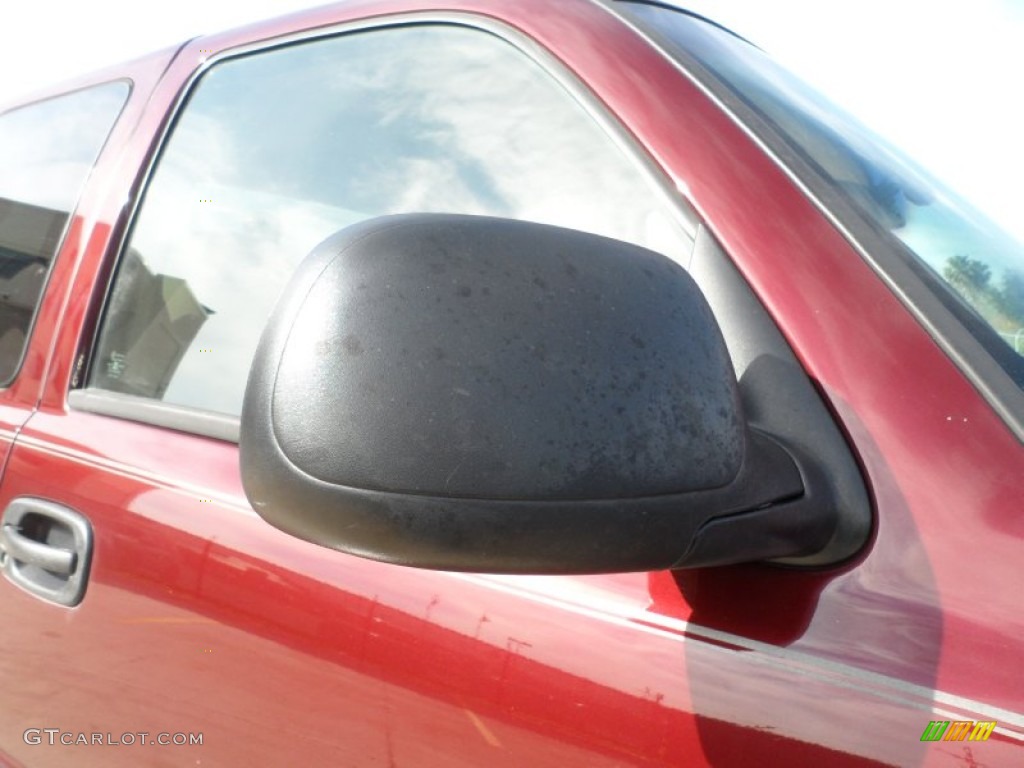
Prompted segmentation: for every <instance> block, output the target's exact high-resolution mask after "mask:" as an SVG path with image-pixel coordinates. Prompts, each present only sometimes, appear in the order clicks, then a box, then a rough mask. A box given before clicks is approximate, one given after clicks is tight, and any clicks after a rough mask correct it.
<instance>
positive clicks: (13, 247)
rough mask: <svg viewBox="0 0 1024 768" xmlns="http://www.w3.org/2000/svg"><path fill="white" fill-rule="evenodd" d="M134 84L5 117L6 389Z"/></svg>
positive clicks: (0, 238)
mask: <svg viewBox="0 0 1024 768" xmlns="http://www.w3.org/2000/svg"><path fill="white" fill-rule="evenodd" d="M128 90H129V88H128V84H127V83H124V82H117V83H106V84H104V85H99V86H95V87H93V88H87V89H85V90H81V91H76V92H74V93H69V94H66V95H63V96H58V97H56V98H52V99H47V100H46V101H40V102H37V103H35V104H30V105H28V106H25V107H19V108H17V109H13V110H11V111H10V112H6V113H4V114H3V115H0V384H2V385H6V384H7V383H9V382H10V380H11V379H12V378H14V375H15V374H16V373H17V371H18V367H19V365H20V363H21V358H22V355H23V353H24V351H25V342H26V340H27V339H28V334H29V329H30V328H31V326H32V321H33V318H34V317H35V314H36V310H37V309H38V307H39V303H40V298H41V296H42V292H43V286H44V285H45V283H46V277H47V275H48V274H49V273H50V266H51V264H52V263H53V259H54V256H55V255H56V253H57V249H58V248H59V247H60V244H61V242H62V240H63V239H64V233H65V231H66V229H67V223H68V218H69V217H70V214H71V211H72V210H74V207H75V203H76V202H77V200H78V196H79V193H80V191H81V188H82V185H83V184H84V183H85V180H86V179H87V178H88V176H89V171H90V170H92V167H93V164H94V163H95V162H96V158H97V157H98V156H99V153H100V150H101V149H102V148H103V144H104V142H105V141H106V139H107V136H108V135H109V134H110V129H111V128H112V127H113V125H114V121H115V120H116V119H117V116H118V115H119V114H120V112H121V108H122V107H123V106H124V103H125V99H126V98H127V96H128Z"/></svg>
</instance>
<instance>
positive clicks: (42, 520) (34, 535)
mask: <svg viewBox="0 0 1024 768" xmlns="http://www.w3.org/2000/svg"><path fill="white" fill-rule="evenodd" d="M91 558H92V527H91V526H90V525H89V521H88V520H86V519H85V517H84V516H82V515H81V514H79V513H78V512H75V511H74V510H73V509H68V508H67V507H64V506H61V505H60V504H55V503H54V502H52V501H44V500H43V499H33V498H29V497H20V498H17V499H14V500H13V501H12V502H11V503H10V504H9V505H8V507H7V509H5V510H4V514H3V523H2V526H0V564H2V568H3V572H4V576H6V577H7V579H8V580H9V581H11V582H12V583H13V584H16V585H17V586H19V587H21V588H22V589H24V590H25V591H26V592H29V593H31V594H33V595H35V596H36V597H41V598H43V599H44V600H50V601H52V602H55V603H58V604H60V605H67V606H73V605H78V604H79V603H80V602H82V598H83V597H84V596H85V585H86V581H87V580H88V576H89V564H90V560H91Z"/></svg>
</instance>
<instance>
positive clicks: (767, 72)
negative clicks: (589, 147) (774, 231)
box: [622, 3, 1024, 389]
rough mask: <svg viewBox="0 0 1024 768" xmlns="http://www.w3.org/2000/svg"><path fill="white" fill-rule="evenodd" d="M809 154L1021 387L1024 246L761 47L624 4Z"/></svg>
mask: <svg viewBox="0 0 1024 768" xmlns="http://www.w3.org/2000/svg"><path fill="white" fill-rule="evenodd" d="M622 8H623V9H625V10H627V11H628V13H630V14H631V15H633V16H635V17H636V18H637V19H640V20H641V21H643V22H646V23H648V24H650V25H652V26H653V27H655V28H656V29H657V30H658V31H659V32H661V33H663V34H665V35H667V36H668V38H669V40H670V41H671V42H672V43H674V44H675V45H678V46H679V48H680V49H681V50H683V51H685V52H686V53H687V54H689V55H690V56H693V57H695V58H696V59H697V60H698V61H699V62H700V64H701V65H703V66H704V67H706V68H707V69H708V70H709V71H710V72H711V73H712V74H713V75H714V76H715V77H716V78H717V79H718V80H719V81H720V82H721V83H722V84H723V85H724V86H725V87H727V88H728V89H729V90H730V91H731V92H732V93H733V94H734V95H735V96H736V97H738V98H739V99H740V100H742V101H743V102H744V103H745V104H746V105H747V106H748V107H750V108H751V109H752V110H753V111H754V112H755V113H756V114H757V115H758V117H760V118H761V119H762V120H763V121H764V122H765V123H766V124H767V125H768V126H770V127H771V129H773V130H774V131H776V132H777V133H778V135H779V136H780V137H781V138H782V139H783V140H784V141H785V142H787V143H788V144H789V145H790V146H791V147H792V148H793V149H795V150H796V151H797V152H798V153H799V154H800V155H801V156H802V157H803V158H804V159H806V160H808V161H809V162H810V163H811V164H812V166H813V167H815V169H816V170H817V171H819V172H820V173H821V175H822V176H823V178H825V179H827V180H828V181H829V182H830V184H831V186H832V189H833V190H834V191H835V192H837V193H839V194H841V195H843V196H844V197H845V198H846V199H847V200H849V201H850V202H852V203H853V204H854V205H855V206H856V207H857V208H858V209H859V211H860V212H861V213H862V214H863V215H864V217H865V218H866V219H867V220H868V221H869V222H870V223H871V224H872V225H873V226H874V227H875V228H877V230H879V231H881V232H884V233H887V234H888V236H889V237H891V238H893V239H895V240H898V241H899V242H900V243H902V245H903V246H905V247H906V249H907V250H906V253H908V255H910V256H911V259H912V263H913V265H914V267H915V268H916V271H917V272H918V273H920V274H922V275H923V276H925V277H926V279H927V285H929V287H930V288H931V289H932V290H933V291H934V292H935V293H936V295H937V296H938V297H939V298H940V300H942V301H943V303H945V304H946V305H947V306H950V307H951V308H952V309H954V311H955V312H956V315H957V317H958V319H960V320H961V322H962V323H963V324H964V327H966V329H967V330H968V331H969V332H970V333H971V334H972V335H974V337H975V338H976V339H977V340H978V341H979V342H980V343H981V344H982V345H983V346H984V347H985V348H986V349H987V350H988V351H989V352H990V353H991V354H992V356H993V358H994V359H995V360H996V362H998V363H999V365H1000V366H1002V368H1003V369H1004V370H1005V371H1006V372H1007V373H1008V374H1009V375H1010V377H1011V378H1012V379H1013V380H1014V381H1015V382H1016V384H1017V386H1018V387H1020V388H1022V389H1024V244H1022V243H1021V242H1020V241H1019V240H1017V239H1016V238H1014V237H1013V236H1012V235H1010V234H1008V233H1006V232H1005V231H1003V230H1002V229H1001V228H1000V227H999V226H998V225H996V224H995V223H994V222H992V221H991V220H989V219H988V218H987V217H986V216H985V215H984V214H983V213H981V212H980V211H978V210H976V209H975V208H974V207H973V206H972V205H971V204H970V203H968V202H967V201H965V200H964V199H963V198H962V197H960V196H959V195H958V194H956V193H955V192H954V191H952V190H950V189H949V188H948V187H946V186H944V185H943V184H941V183H940V182H939V181H937V180H936V179H934V178H932V177H931V176H930V175H929V174H928V173H927V172H926V171H924V170H922V169H920V168H919V167H917V166H916V165H915V164H914V163H913V162H912V161H911V160H909V159H908V158H907V157H906V156H905V155H904V154H903V153H901V152H900V151H899V150H897V149H895V148H893V147H891V146H889V145H888V144H887V143H886V142H885V141H884V140H883V139H881V138H879V137H878V136H876V135H875V134H874V133H872V132H871V131H870V130H869V129H867V128H865V127H864V126H863V125H862V124H860V123H859V122H858V121H857V120H855V119H854V118H852V117H850V116H849V115H847V114H846V113H844V112H843V111H842V110H841V109H838V108H836V107H835V106H834V105H833V104H831V103H830V102H829V101H828V100H827V99H825V98H824V97H822V96H821V95H820V94H818V93H817V92H815V91H814V90H812V89H811V88H810V87H808V86H807V85H805V84H804V83H802V82H801V81H800V80H799V79H797V78H796V77H794V76H793V75H791V74H790V73H789V72H787V71H786V70H785V69H783V68H782V67H781V66H779V65H778V64H776V63H775V62H773V61H772V60H771V59H770V58H768V57H767V56H766V55H765V54H764V53H762V52H761V51H760V50H758V49H757V48H754V47H753V46H751V45H750V44H748V43H746V42H745V41H743V40H741V39H739V38H737V37H735V36H734V35H732V34H730V33H728V32H726V31H724V30H722V29H719V28H717V27H715V26H713V25H711V24H709V23H707V22H705V21H703V20H700V19H698V18H694V17H692V16H689V15H688V14H685V13H682V12H678V11H674V10H669V9H667V8H662V7H656V6H648V5H642V4H635V3H627V4H624V5H623V6H622Z"/></svg>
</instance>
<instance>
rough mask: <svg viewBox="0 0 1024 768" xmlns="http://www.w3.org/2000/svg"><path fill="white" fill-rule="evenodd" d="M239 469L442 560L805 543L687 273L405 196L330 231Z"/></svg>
mask: <svg viewBox="0 0 1024 768" xmlns="http://www.w3.org/2000/svg"><path fill="white" fill-rule="evenodd" d="M241 465H242V478H243V482H244V486H245V490H246V494H247V495H248V497H249V500H250V501H251V502H252V505H253V507H254V508H255V510H256V511H257V512H258V513H259V514H260V515H261V516H262V517H263V518H264V519H266V520H267V521H268V522H270V523H271V524H273V525H275V526H277V527H278V528H281V529H282V530H284V531H287V532H289V533H291V534H293V535H295V536H298V537H299V538H302V539H306V540H309V541H313V542H317V543H319V544H323V545H324V546H328V547H332V548H334V549H338V550H341V551H344V552H349V553H352V554H356V555H360V556H364V557H370V558H374V559H378V560H385V561H389V562H394V563H400V564H405V565H413V566H420V567H426V568H441V569H448V570H476V571H491V572H519V573H525V572H531V573H572V572H576V573H579V572H605V571H628V570H652V569H660V568H671V567H685V566H696V565H709V564H717V563H730V562H740V561H750V560H761V559H767V558H773V557H783V556H793V555H802V554H808V553H812V552H815V551H818V550H820V549H821V548H822V547H823V546H824V545H825V543H826V542H827V540H828V538H829V536H830V534H831V531H832V528H833V527H834V526H833V524H832V522H831V521H830V520H829V519H828V517H827V516H821V518H820V519H809V518H808V516H807V515H806V514H805V511H804V510H802V509H801V508H800V507H799V505H793V504H790V503H789V502H791V501H792V500H794V499H797V498H799V497H800V496H801V494H802V493H803V486H802V481H801V475H800V472H799V471H798V469H797V467H796V465H795V464H794V462H793V460H792V459H791V458H790V456H789V455H788V454H787V453H786V451H785V450H784V449H783V448H781V447H780V446H779V445H777V444H776V443H775V442H773V441H772V440H771V439H770V438H768V437H766V436H764V435H761V434H759V433H757V432H755V431H753V430H751V429H749V428H747V427H746V425H745V423H744V419H743V416H742V413H741V409H740V405H739V399H738V396H737V392H736V379H735V374H734V373H733V370H732V366H731V364H730V361H729V357H728V354H727V352H726V349H725V346H724V343H723V341H722V337H721V333H720V332H719V330H718V327H717V325H716V323H715V320H714V317H713V316H712V314H711V311H710V310H709V308H708V306H707V303H706V302H705V300H704V297H703V296H702V295H701V293H700V290H699V289H698V288H697V286H696V285H695V283H694V282H693V280H692V279H691V278H690V276H689V275H688V274H687V273H686V272H685V270H683V269H682V268H680V267H679V266H677V265H676V264H674V263H673V262H671V261H670V260H669V259H667V258H665V257H664V256H661V255H659V254H656V253H653V252H651V251H648V250H645V249H642V248H638V247H636V246H632V245H628V244H625V243H622V242H618V241H615V240H609V239H606V238H602V237H598V236H595V235H589V234H584V233H581V232H576V231H571V230H566V229H560V228H556V227H550V226H544V225H539V224H530V223H524V222H516V221H507V220H502V219H492V218H484V217H471V216H454V215H433V214H430V215H428V214H423V215H411V216H393V217H384V218H380V219H375V220H372V221H369V222H365V223H363V224H360V225H357V226H355V227H350V228H348V229H346V230H344V231H342V232H339V233H337V234H336V235H334V236H332V237H331V238H329V239H328V240H326V241H324V242H323V243H322V244H321V245H319V246H318V247H317V248H316V249H315V250H314V251H313V252H312V253H311V254H310V255H309V256H308V257H307V258H306V260H305V261H304V262H303V264H302V265H301V266H300V268H299V269H298V271H297V272H296V274H295V276H294V277H293V279H292V281H291V283H290V284H289V285H288V287H287V289H286V290H285V292H284V295H283V296H282V298H281V300H280V302H279V303H278V306H277V308H276V309H275V311H274V313H273V316H272V317H271V319H270V321H269V323H268V325H267V328H266V330H265V331H264V334H263V337H262V340H261V342H260V345H259V348H258V351H257V354H256V358H255V361H254V363H253V366H252V370H251V372H250V376H249V382H248V388H247V390H246V395H245V402H244V407H243V411H242V423H241Z"/></svg>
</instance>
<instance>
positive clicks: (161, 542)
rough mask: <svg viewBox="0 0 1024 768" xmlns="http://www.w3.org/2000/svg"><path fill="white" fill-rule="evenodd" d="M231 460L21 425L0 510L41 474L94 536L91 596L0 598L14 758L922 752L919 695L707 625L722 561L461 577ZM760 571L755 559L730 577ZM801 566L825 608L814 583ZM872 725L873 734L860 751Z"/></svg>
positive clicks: (159, 433) (846, 759)
mask: <svg viewBox="0 0 1024 768" xmlns="http://www.w3.org/2000/svg"><path fill="white" fill-rule="evenodd" d="M97 435H102V436H103V438H102V440H98V439H97ZM101 444H102V446H103V447H102V448H101V447H100V445H101ZM236 462H237V448H236V447H235V446H234V445H231V444H229V443H225V442H220V441H216V440H211V439H207V438H202V437H196V436H193V435H187V434H183V433H178V432H173V431H169V430H164V429H160V428H157V427H152V426H148V425H143V424H136V423H131V422H127V421H121V420H118V419H114V418H110V417H106V416H99V415H94V414H89V413H76V412H73V411H72V412H70V413H67V414H55V413H49V412H40V413H39V414H37V415H36V416H35V417H33V419H32V420H31V422H30V423H29V425H28V426H27V428H26V430H25V433H24V435H23V437H22V438H21V439H20V440H19V442H18V447H17V449H16V451H15V454H14V456H13V458H12V462H11V465H10V468H9V472H8V477H7V480H6V482H5V483H4V488H3V492H2V497H0V504H4V505H6V504H7V503H8V502H9V501H10V499H11V498H13V497H16V496H19V495H23V494H25V493H28V492H29V490H30V489H31V492H32V494H33V495H35V496H38V497H41V498H48V499H52V500H53V501H54V502H57V503H60V504H62V505H66V506H68V507H70V508H73V509H78V510H88V517H89V519H90V523H91V524H92V526H93V528H94V530H95V531H96V547H95V553H94V559H93V564H92V569H91V573H90V578H89V583H88V587H87V591H86V594H85V599H84V600H83V602H82V603H81V605H79V606H78V607H77V608H74V609H68V608H63V607H60V606H56V605H53V604H49V603H46V602H43V601H41V600H39V599H37V598H34V597H31V596H29V595H27V594H25V593H23V592H21V591H19V590H13V589H5V590H2V591H0V601H2V603H0V612H2V614H3V615H6V616H17V617H18V621H17V622H16V623H13V625H12V626H10V627H9V631H8V634H7V638H6V639H7V644H6V645H7V648H6V653H5V654H4V655H3V656H2V657H0V675H2V679H4V680H5V681H6V691H5V700H6V706H7V707H9V708H10V710H11V711H15V712H18V713H19V714H18V717H17V718H5V720H4V722H3V724H2V725H0V728H2V732H0V742H2V743H3V744H4V745H6V748H7V749H8V751H9V754H10V756H11V757H13V758H15V759H17V760H20V761H22V762H24V763H26V764H31V765H59V764H61V765H62V764H67V762H68V761H69V760H73V762H74V763H75V764H76V765H86V766H87V765H105V766H107V765H109V766H114V765H138V764H140V763H144V762H152V763H155V764H161V763H164V762H173V763H175V764H181V763H184V762H190V763H191V762H193V761H195V760H201V761H202V764H203V765H239V764H291V763H292V762H294V760H295V759H296V755H297V754H301V761H302V762H303V763H307V764H342V765H375V764H395V765H404V764H408V765H417V766H430V765H436V766H458V765H465V766H478V765H481V764H487V765H496V766H503V765H508V766H519V765H523V764H538V765H578V766H600V765H651V766H653V765H667V764H690V763H691V762H692V760H693V759H694V758H695V756H697V755H700V754H705V755H707V756H708V757H709V758H712V757H713V758H714V759H715V762H716V763H720V762H722V761H724V764H729V763H731V762H733V761H734V760H736V761H738V760H739V759H740V757H741V756H742V755H750V754H755V753H756V754H765V755H768V756H769V757H768V758H766V761H767V763H766V764H778V765H783V764H787V765H792V764H809V762H808V761H813V762H821V761H827V762H828V764H836V765H843V764H850V765H861V764H870V762H871V760H872V759H886V760H889V761H892V760H894V759H895V758H898V762H900V763H903V764H907V763H908V762H913V759H914V757H915V754H916V752H917V750H918V749H919V747H918V745H916V744H915V741H916V734H914V736H915V738H914V739H909V740H908V739H907V738H906V736H907V734H911V733H912V732H913V731H914V730H915V728H917V729H918V730H920V729H919V728H918V723H919V722H920V720H921V718H922V711H925V709H924V708H926V707H927V706H928V700H927V699H928V696H927V693H928V692H927V689H921V690H917V689H915V691H913V692H910V693H908V692H906V691H903V690H901V689H899V688H898V686H895V684H894V683H892V682H887V681H885V680H869V681H867V682H865V681H864V680H862V679H858V677H857V673H856V670H855V669H853V668H851V667H844V666H841V665H831V666H828V665H823V664H821V663H820V661H819V660H815V659H814V658H813V657H811V656H809V655H807V654H800V653H795V652H794V653H788V652H786V651H784V650H783V649H781V648H780V647H779V646H775V645H772V644H770V643H764V642H758V641H754V640H749V639H745V638H743V637H742V636H740V635H738V634H732V633H728V632H723V631H715V630H712V629H710V628H708V627H705V626H701V624H700V623H699V622H698V621H695V619H698V618H699V616H695V615H692V614H693V612H694V610H695V609H693V608H691V607H690V606H689V605H688V604H687V601H686V599H685V598H684V594H689V595H690V596H691V600H690V603H691V604H693V605H697V606H702V605H704V604H705V603H706V600H704V601H702V599H701V598H700V597H699V594H700V593H710V594H712V595H714V596H715V597H716V598H717V599H720V600H725V599H727V598H728V589H727V588H726V587H724V586H723V585H722V582H721V581H716V580H715V579H714V577H706V578H705V579H704V581H703V582H700V583H695V582H693V581H692V580H691V581H687V580H686V579H685V578H683V577H673V576H672V575H671V574H668V573H655V574H624V575H615V576H594V577H496V576H473V575H465V574H449V573H438V572H429V571H417V570H412V569H406V568H401V567H398V566H392V565H387V564H382V563H376V562H372V561H367V560H362V559H359V558H355V557H351V556H348V555H344V554H341V553H337V552H334V551H331V550H327V549H324V548H320V547H317V546H314V545H312V544H308V543H306V542H302V541H299V540H297V539H294V538H292V537H290V536H288V535H286V534H284V533H282V532H280V531H277V530H276V529H274V528H272V527H270V526H268V525H267V524H265V523H264V522H263V521H262V520H260V519H259V518H258V517H257V516H256V515H255V514H254V513H253V512H252V511H251V509H250V508H249V507H248V505H247V503H246V502H245V500H244V497H243V495H242V493H241V488H240V485H239V480H238V476H237V469H235V467H236ZM232 470H233V471H232ZM172 475H173V476H178V477H186V476H187V477H188V478H189V482H188V483H187V484H186V483H179V482H176V481H175V480H174V479H173V478H172ZM730 570H733V569H730ZM734 573H736V572H735V571H734ZM766 575H767V576H768V578H772V577H771V576H770V571H769V570H767V569H760V570H759V569H757V568H754V569H748V570H747V571H746V572H745V573H743V574H742V583H744V584H748V585H749V584H750V583H751V581H752V580H755V579H757V578H759V577H760V578H761V579H762V580H763V579H764V578H765V576H766ZM801 579H802V580H803V581H804V582H806V583H804V584H803V585H801V583H800V581H801ZM791 581H792V583H791V584H789V585H788V586H787V589H788V593H789V594H790V595H793V594H804V595H805V605H808V606H813V602H814V598H815V597H816V595H817V593H816V588H815V584H816V585H817V587H818V588H820V586H821V581H820V579H818V580H817V581H815V580H814V579H812V580H811V581H810V582H807V577H805V576H804V577H797V578H796V579H791ZM777 585H779V584H778V582H777ZM782 586H786V585H782ZM811 610H813V607H811ZM712 618H713V617H712ZM688 620H689V621H688ZM799 623H800V622H799V621H797V624H798V625H799ZM795 681H799V685H794V683H795ZM922 691H923V693H922ZM780 701H785V703H786V704H785V707H784V708H781V709H780V707H779V706H778V705H779V702H780ZM822 701H828V702H829V706H828V708H827V711H823V710H822V709H821V707H820V706H819V702H822ZM794 712H800V713H803V714H802V716H801V717H800V718H794V717H793V713H794ZM815 712H819V713H820V714H819V715H815V714H814V713H815ZM694 714H697V717H694V716H693V715H694ZM872 718H875V721H876V722H882V723H884V725H883V726H881V727H880V729H879V739H878V741H877V743H873V744H872V743H868V744H866V743H865V741H864V739H863V734H862V730H861V726H862V724H863V723H864V722H867V721H869V720H871V719H872ZM30 728H36V729H46V728H51V729H53V728H56V729H59V731H60V733H59V734H57V737H56V738H57V739H58V740H59V739H60V738H61V734H65V736H64V738H66V739H68V740H70V739H72V736H67V735H66V734H73V735H74V738H78V736H77V735H78V734H79V733H85V734H87V735H88V737H89V738H92V734H94V733H98V734H102V739H101V740H103V741H109V740H113V741H122V742H125V741H129V740H134V741H135V742H140V741H143V740H145V741H152V740H155V739H156V738H158V737H159V735H160V734H171V735H176V734H202V736H201V738H202V744H201V745H198V744H193V745H187V744H186V745H174V744H170V745H153V744H140V743H133V744H121V745H115V744H106V743H103V744H92V745H88V746H86V745H82V744H78V745H67V746H66V745H62V744H59V743H57V744H54V745H52V746H51V745H49V744H48V743H46V741H45V739H46V738H47V734H46V733H44V734H43V736H42V738H43V739H44V742H43V743H42V744H26V743H25V741H24V732H25V730H26V729H30ZM141 733H146V734H147V736H145V737H143V736H140V735H139V734H141ZM107 734H109V736H108V735H107ZM124 734H130V735H129V736H123V735H124ZM175 738H177V737H176V736H175ZM894 745H895V746H894ZM991 746H993V747H994V746H995V745H994V744H993V745H991ZM297 750H298V752H297ZM844 753H845V754H844ZM854 755H860V757H854Z"/></svg>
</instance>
